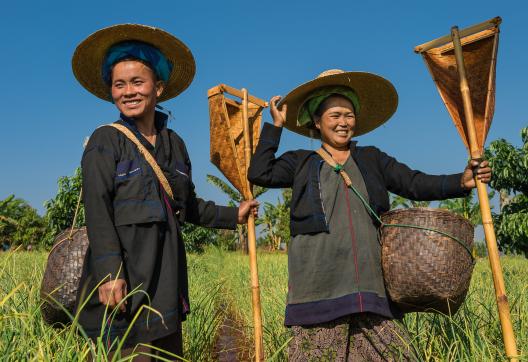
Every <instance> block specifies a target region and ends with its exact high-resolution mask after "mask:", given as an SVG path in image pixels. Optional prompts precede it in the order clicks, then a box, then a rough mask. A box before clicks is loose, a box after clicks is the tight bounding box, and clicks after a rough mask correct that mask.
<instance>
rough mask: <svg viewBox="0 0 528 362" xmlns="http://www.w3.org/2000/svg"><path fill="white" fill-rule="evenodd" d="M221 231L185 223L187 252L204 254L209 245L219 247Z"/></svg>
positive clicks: (183, 230) (183, 232) (184, 235)
mask: <svg viewBox="0 0 528 362" xmlns="http://www.w3.org/2000/svg"><path fill="white" fill-rule="evenodd" d="M219 233H220V232H219V230H217V229H211V228H206V227H203V226H198V225H194V224H191V223H185V224H183V226H182V234H183V240H184V245H185V250H186V251H187V252H194V253H202V252H203V251H204V246H205V245H207V244H212V245H218V239H219Z"/></svg>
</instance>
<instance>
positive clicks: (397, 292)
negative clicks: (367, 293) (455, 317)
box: [381, 208, 474, 314]
mask: <svg viewBox="0 0 528 362" xmlns="http://www.w3.org/2000/svg"><path fill="white" fill-rule="evenodd" d="M382 220H383V223H386V224H404V225H414V226H418V227H423V228H428V229H433V230H423V229H420V228H413V227H408V228H407V227H390V226H384V227H383V228H382V237H381V241H382V252H381V256H382V268H383V275H384V279H385V285H386V288H387V291H388V292H389V295H390V297H391V299H392V300H393V301H394V302H395V303H396V304H397V305H398V307H399V308H400V309H401V310H403V311H404V312H420V311H429V312H441V313H444V314H454V313H456V311H457V310H458V308H459V307H460V305H461V304H462V302H463V301H464V299H465V297H466V294H467V291H468V288H469V283H470V280H471V274H472V272H473V265H474V262H473V257H472V255H471V247H472V245H473V234H474V227H473V225H472V224H471V223H470V222H469V221H468V220H467V219H465V218H463V217H461V216H459V215H456V214H454V213H452V212H450V211H447V210H443V209H429V208H409V209H396V210H392V211H389V212H387V213H385V214H384V215H382ZM434 230H438V231H440V232H442V233H445V234H448V235H451V236H453V237H455V238H457V239H458V240H459V241H460V242H462V243H464V244H465V246H466V248H465V247H464V246H462V245H461V244H460V243H459V242H458V241H456V240H454V239H453V238H451V237H448V236H446V235H443V234H441V233H438V232H437V231H434Z"/></svg>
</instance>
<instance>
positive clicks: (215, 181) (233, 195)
mask: <svg viewBox="0 0 528 362" xmlns="http://www.w3.org/2000/svg"><path fill="white" fill-rule="evenodd" d="M206 177H207V182H209V183H210V184H212V185H214V186H216V187H218V188H219V189H220V190H221V191H222V192H223V193H224V194H226V195H227V196H228V197H229V198H230V199H231V200H233V201H236V202H240V201H242V199H243V198H242V195H241V194H240V192H238V191H237V190H235V189H234V188H232V187H231V186H229V184H228V183H227V182H225V181H224V180H221V179H220V178H218V177H216V176H213V175H207V176H206Z"/></svg>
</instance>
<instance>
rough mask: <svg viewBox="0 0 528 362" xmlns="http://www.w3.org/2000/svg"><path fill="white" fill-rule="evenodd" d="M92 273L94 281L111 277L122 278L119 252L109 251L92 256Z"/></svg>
mask: <svg viewBox="0 0 528 362" xmlns="http://www.w3.org/2000/svg"><path fill="white" fill-rule="evenodd" d="M93 263H94V274H95V278H96V283H99V282H100V281H101V280H103V279H104V280H105V282H107V281H110V280H113V279H124V270H123V267H122V263H123V258H122V256H121V253H109V254H104V255H100V256H97V257H94V261H93Z"/></svg>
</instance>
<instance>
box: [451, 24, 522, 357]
mask: <svg viewBox="0 0 528 362" xmlns="http://www.w3.org/2000/svg"><path fill="white" fill-rule="evenodd" d="M451 37H452V39H453V45H454V49H455V57H456V62H457V69H458V75H459V77H460V92H461V93H462V100H463V102H464V115H465V118H466V119H465V120H466V128H467V135H468V138H469V151H470V155H471V158H480V157H481V152H480V150H479V148H478V144H477V136H476V131H475V124H474V120H473V107H472V104H471V94H470V90H469V86H468V82H467V78H466V70H465V65H464V56H463V54H462V45H461V44H460V35H459V32H458V28H457V27H456V26H454V27H453V28H452V29H451ZM475 183H476V185H477V193H478V198H479V202H480V213H481V215H482V225H483V227H484V235H485V237H486V245H487V248H488V258H489V262H490V266H491V273H492V275H493V284H494V287H495V297H496V302H497V308H498V310H499V319H500V323H501V329H502V338H503V340H504V346H505V349H506V356H507V357H508V359H509V360H510V361H511V362H516V361H518V359H517V357H518V354H517V346H516V344H515V335H514V333H513V326H512V323H511V318H510V307H509V304H508V298H507V297H506V290H505V287H504V277H503V275H502V268H501V264H500V260H499V250H498V248H497V240H496V238H495V230H494V228H493V220H492V218H491V209H490V206H489V197H488V191H487V187H486V185H485V184H484V183H482V182H481V181H480V180H477V177H476V176H475Z"/></svg>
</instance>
